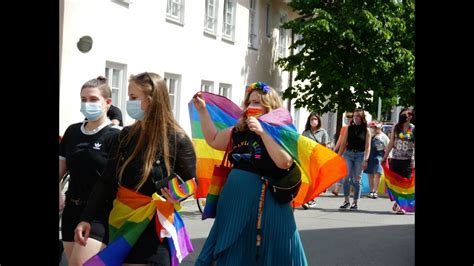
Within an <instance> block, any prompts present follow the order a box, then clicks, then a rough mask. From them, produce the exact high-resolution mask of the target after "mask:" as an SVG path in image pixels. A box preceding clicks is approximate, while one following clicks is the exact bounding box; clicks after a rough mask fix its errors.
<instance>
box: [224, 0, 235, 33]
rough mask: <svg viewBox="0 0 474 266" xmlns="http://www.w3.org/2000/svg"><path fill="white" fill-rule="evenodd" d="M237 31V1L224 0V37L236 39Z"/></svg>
mask: <svg viewBox="0 0 474 266" xmlns="http://www.w3.org/2000/svg"><path fill="white" fill-rule="evenodd" d="M234 32H235V2H234V0H224V23H223V28H222V36H223V38H224V39H227V40H230V41H234Z"/></svg>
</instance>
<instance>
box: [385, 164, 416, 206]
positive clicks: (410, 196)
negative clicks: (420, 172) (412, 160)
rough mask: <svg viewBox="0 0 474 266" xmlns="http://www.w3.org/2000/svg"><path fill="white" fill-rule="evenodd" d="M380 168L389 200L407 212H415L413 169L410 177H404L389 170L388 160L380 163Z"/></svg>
mask: <svg viewBox="0 0 474 266" xmlns="http://www.w3.org/2000/svg"><path fill="white" fill-rule="evenodd" d="M382 168H383V172H384V176H385V184H386V188H387V194H388V196H389V197H390V200H392V201H395V202H396V203H397V204H398V205H400V208H402V209H403V210H405V211H407V212H415V169H413V170H412V174H411V177H410V178H405V177H402V176H400V175H399V174H397V173H395V172H392V171H391V170H390V167H389V165H388V160H387V161H385V163H382Z"/></svg>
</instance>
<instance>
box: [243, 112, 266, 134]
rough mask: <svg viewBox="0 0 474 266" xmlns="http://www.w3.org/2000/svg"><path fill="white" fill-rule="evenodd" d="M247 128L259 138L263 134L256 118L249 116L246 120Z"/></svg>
mask: <svg viewBox="0 0 474 266" xmlns="http://www.w3.org/2000/svg"><path fill="white" fill-rule="evenodd" d="M246 122H247V126H248V128H249V130H250V131H253V132H255V133H256V134H257V135H259V136H261V135H262V133H263V128H262V125H261V124H260V122H259V121H258V120H257V118H255V117H253V116H251V117H249V118H247V121H246Z"/></svg>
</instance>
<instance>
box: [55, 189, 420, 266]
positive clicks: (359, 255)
mask: <svg viewBox="0 0 474 266" xmlns="http://www.w3.org/2000/svg"><path fill="white" fill-rule="evenodd" d="M342 202H343V197H341V196H339V197H335V196H333V195H332V194H330V193H323V194H322V195H321V196H319V197H318V198H317V206H316V207H315V208H313V209H309V210H303V209H302V208H298V209H296V210H295V218H296V223H297V225H298V229H299V231H300V235H301V239H302V241H303V245H304V249H305V252H306V256H307V259H308V263H309V265H318V266H320V265H364V266H367V265H384V266H391V265H393V266H396V265H400V266H402V265H403V266H409V265H414V264H415V243H414V239H415V236H414V234H415V227H414V222H415V215H414V214H406V215H396V214H394V213H393V212H392V210H391V206H392V203H391V202H390V201H389V200H388V198H387V197H384V196H382V197H379V198H378V199H370V198H367V197H365V196H364V195H363V197H362V199H360V200H359V203H358V205H359V210H357V211H351V210H342V211H340V210H339V209H338V208H339V206H340V205H341V204H342ZM182 214H183V215H182V217H183V220H184V222H185V224H186V226H187V229H188V233H189V234H190V236H191V241H192V243H193V246H194V252H193V253H192V254H190V255H189V256H188V257H186V259H185V260H184V261H183V263H182V264H181V265H187V266H188V265H194V262H195V261H196V258H197V256H198V255H199V252H200V251H201V249H202V246H203V244H204V241H205V239H206V237H207V235H208V233H209V230H210V228H211V226H212V223H213V221H214V220H213V219H208V220H205V221H201V216H200V213H199V211H198V208H197V205H196V203H195V201H194V200H189V201H186V202H185V203H183V212H182ZM62 265H66V264H65V263H64V260H63V264H62Z"/></svg>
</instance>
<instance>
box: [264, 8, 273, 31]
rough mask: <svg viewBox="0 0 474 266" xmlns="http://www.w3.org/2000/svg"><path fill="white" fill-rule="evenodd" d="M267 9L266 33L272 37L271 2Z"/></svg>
mask: <svg viewBox="0 0 474 266" xmlns="http://www.w3.org/2000/svg"><path fill="white" fill-rule="evenodd" d="M265 10H266V16H265V34H266V35H267V37H272V6H271V5H270V4H266V6H265Z"/></svg>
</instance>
